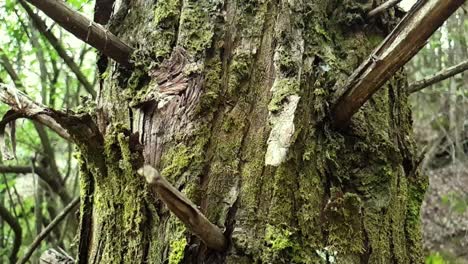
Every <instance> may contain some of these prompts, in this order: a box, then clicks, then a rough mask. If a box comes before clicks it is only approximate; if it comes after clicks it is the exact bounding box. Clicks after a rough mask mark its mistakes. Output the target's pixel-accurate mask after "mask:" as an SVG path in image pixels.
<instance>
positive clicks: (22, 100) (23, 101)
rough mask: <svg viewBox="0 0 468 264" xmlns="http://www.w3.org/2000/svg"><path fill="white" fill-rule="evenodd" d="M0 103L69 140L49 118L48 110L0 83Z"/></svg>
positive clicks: (67, 135) (54, 121)
mask: <svg viewBox="0 0 468 264" xmlns="http://www.w3.org/2000/svg"><path fill="white" fill-rule="evenodd" d="M0 101H2V102H3V103H5V104H8V105H9V106H10V107H11V108H12V109H13V110H15V111H16V112H18V113H21V114H23V115H24V116H26V117H28V118H31V119H34V120H36V121H38V122H39V123H41V124H43V125H45V126H47V127H49V128H50V129H52V130H53V131H55V132H56V133H57V134H58V135H60V136H61V137H63V138H64V139H67V140H70V135H69V134H68V132H67V131H66V130H65V129H64V128H63V127H62V126H61V125H60V124H59V123H57V121H56V120H55V119H54V118H53V117H51V116H50V113H51V110H50V109H48V108H47V107H45V106H43V105H41V104H39V103H36V102H34V101H33V100H31V99H30V98H29V97H28V96H27V95H26V94H25V93H23V92H21V91H19V90H18V89H16V88H14V87H11V86H9V85H6V84H2V83H0Z"/></svg>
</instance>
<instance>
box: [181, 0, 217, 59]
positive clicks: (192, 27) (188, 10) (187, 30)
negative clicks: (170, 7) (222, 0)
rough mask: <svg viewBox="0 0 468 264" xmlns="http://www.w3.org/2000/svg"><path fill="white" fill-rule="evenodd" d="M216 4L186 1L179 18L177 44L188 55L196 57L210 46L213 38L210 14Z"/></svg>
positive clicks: (206, 1) (204, 1) (205, 0)
mask: <svg viewBox="0 0 468 264" xmlns="http://www.w3.org/2000/svg"><path fill="white" fill-rule="evenodd" d="M215 10H216V3H214V2H212V1H208V0H201V1H196V2H192V1H186V2H185V4H184V8H183V11H182V14H181V16H180V25H179V28H180V31H179V43H180V45H181V46H182V47H184V48H185V49H186V50H187V51H188V52H189V53H190V54H192V55H197V54H199V53H200V52H202V51H205V50H206V49H207V48H209V47H210V46H211V42H212V38H213V36H214V32H213V28H214V24H213V21H212V19H211V16H212V14H211V13H212V12H213V11H215Z"/></svg>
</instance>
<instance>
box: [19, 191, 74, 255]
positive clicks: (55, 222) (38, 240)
mask: <svg viewBox="0 0 468 264" xmlns="http://www.w3.org/2000/svg"><path fill="white" fill-rule="evenodd" d="M79 203H80V198H79V197H77V198H75V199H73V201H71V202H70V203H69V204H68V205H67V206H65V208H63V210H62V212H60V214H58V215H57V216H56V217H55V218H54V220H52V222H50V224H49V225H48V226H47V227H46V228H44V230H42V232H41V233H40V234H39V235H37V237H36V238H35V239H34V241H33V242H32V244H31V245H30V246H29V247H28V249H27V250H26V253H24V256H23V258H22V259H21V260H19V261H18V262H16V263H17V264H24V263H26V262H27V261H28V259H29V258H30V257H31V255H32V254H33V253H34V250H36V248H37V247H38V246H39V245H40V244H41V241H42V240H44V238H46V237H47V235H49V233H50V232H51V231H52V229H54V228H55V227H56V226H57V225H58V224H59V223H60V222H61V221H62V220H63V219H64V218H65V217H66V216H67V215H68V214H69V213H70V212H71V211H72V210H73V208H74V207H76V206H77V205H78V204H79Z"/></svg>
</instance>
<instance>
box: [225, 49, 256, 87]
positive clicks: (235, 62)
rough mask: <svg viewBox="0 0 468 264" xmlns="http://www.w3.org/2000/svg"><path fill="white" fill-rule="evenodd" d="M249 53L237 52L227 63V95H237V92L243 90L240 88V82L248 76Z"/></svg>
mask: <svg viewBox="0 0 468 264" xmlns="http://www.w3.org/2000/svg"><path fill="white" fill-rule="evenodd" d="M250 59H251V58H250V55H249V54H247V53H241V54H237V55H235V56H234V57H233V59H232V61H231V63H230V65H229V73H228V76H229V83H228V95H229V96H239V94H238V93H239V92H241V93H242V92H244V91H242V90H240V91H239V92H238V91H237V90H239V89H241V83H242V82H243V81H245V80H247V79H248V78H249V65H250Z"/></svg>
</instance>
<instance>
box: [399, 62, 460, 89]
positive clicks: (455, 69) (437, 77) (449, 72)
mask: <svg viewBox="0 0 468 264" xmlns="http://www.w3.org/2000/svg"><path fill="white" fill-rule="evenodd" d="M466 70H468V60H466V61H464V62H462V63H460V64H457V65H455V66H452V67H449V68H447V69H443V70H441V71H439V72H438V73H436V74H434V75H431V76H429V77H427V78H424V79H422V80H419V81H416V82H413V83H411V84H410V85H409V86H408V92H409V93H415V92H418V91H421V90H422V89H424V88H426V87H429V86H431V85H433V84H436V83H438V82H441V81H443V80H446V79H448V78H450V77H452V76H454V75H457V74H459V73H462V72H464V71H466Z"/></svg>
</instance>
